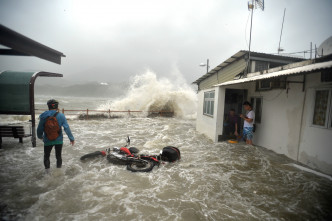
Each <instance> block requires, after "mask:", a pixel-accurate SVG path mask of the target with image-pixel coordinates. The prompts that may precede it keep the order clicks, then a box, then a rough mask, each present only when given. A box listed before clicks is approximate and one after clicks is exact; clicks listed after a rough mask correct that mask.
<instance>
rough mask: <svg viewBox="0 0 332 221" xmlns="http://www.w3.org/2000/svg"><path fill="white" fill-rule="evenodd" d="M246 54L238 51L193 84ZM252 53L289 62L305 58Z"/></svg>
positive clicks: (252, 54) (255, 55)
mask: <svg viewBox="0 0 332 221" xmlns="http://www.w3.org/2000/svg"><path fill="white" fill-rule="evenodd" d="M246 54H248V51H246V50H241V51H238V52H237V53H235V54H234V55H232V56H231V57H230V58H228V59H227V60H225V61H224V62H222V63H221V64H219V65H218V66H216V67H215V68H213V69H212V70H211V71H209V72H208V73H206V74H205V75H203V76H202V77H200V78H198V79H197V80H196V81H194V82H193V84H198V83H200V82H201V81H203V80H204V79H206V78H208V77H210V76H211V75H213V74H215V73H217V72H218V71H219V70H221V69H223V68H224V67H226V66H227V65H229V64H231V63H233V62H234V61H236V60H238V59H240V58H242V57H244V56H245V55H246ZM250 54H251V56H252V57H261V58H270V59H278V60H285V61H289V63H291V62H298V61H302V60H304V59H302V58H295V57H288V56H281V55H273V54H266V53H260V52H253V51H252V52H250ZM253 60H254V59H253Z"/></svg>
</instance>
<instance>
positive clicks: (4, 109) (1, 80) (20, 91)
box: [0, 71, 63, 147]
mask: <svg viewBox="0 0 332 221" xmlns="http://www.w3.org/2000/svg"><path fill="white" fill-rule="evenodd" d="M62 76H63V75H62V74H57V73H49V72H14V71H3V72H1V73H0V114H9V115H31V128H32V130H31V132H32V134H31V135H32V139H31V140H32V146H33V147H35V146H36V119H35V99H34V84H35V81H36V78H37V77H62Z"/></svg>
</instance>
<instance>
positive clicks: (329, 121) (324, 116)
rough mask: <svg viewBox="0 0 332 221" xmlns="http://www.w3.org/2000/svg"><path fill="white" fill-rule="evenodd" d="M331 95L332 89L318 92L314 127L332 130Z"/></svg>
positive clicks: (313, 120)
mask: <svg viewBox="0 0 332 221" xmlns="http://www.w3.org/2000/svg"><path fill="white" fill-rule="evenodd" d="M331 93H332V89H319V90H316V92H315V105H314V113H313V118H312V125H314V126H319V127H323V128H332V110H331Z"/></svg>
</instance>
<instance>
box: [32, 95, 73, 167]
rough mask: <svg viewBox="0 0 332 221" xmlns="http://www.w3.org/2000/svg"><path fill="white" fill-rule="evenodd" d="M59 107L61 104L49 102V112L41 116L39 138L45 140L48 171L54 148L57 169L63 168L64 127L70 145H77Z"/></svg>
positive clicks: (38, 130) (45, 162)
mask: <svg viewBox="0 0 332 221" xmlns="http://www.w3.org/2000/svg"><path fill="white" fill-rule="evenodd" d="M58 105H59V102H58V101H56V100H54V99H52V100H49V101H47V106H48V109H49V110H48V111H45V112H44V113H42V114H41V115H40V116H39V125H38V128H37V137H38V138H39V139H43V142H44V166H45V169H46V170H47V171H48V170H49V168H50V154H51V151H52V148H53V147H54V149H55V157H56V166H57V168H61V166H62V157H61V152H62V145H63V134H62V127H63V129H64V131H65V132H66V134H67V136H68V138H69V140H70V144H71V145H74V144H75V139H74V136H73V135H72V133H71V130H70V128H69V125H68V123H67V120H66V117H65V115H64V114H62V113H59V109H58Z"/></svg>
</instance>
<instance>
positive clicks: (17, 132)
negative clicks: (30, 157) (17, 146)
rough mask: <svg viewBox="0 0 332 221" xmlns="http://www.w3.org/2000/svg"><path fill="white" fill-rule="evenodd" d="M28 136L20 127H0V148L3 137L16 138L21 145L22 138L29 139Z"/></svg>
mask: <svg viewBox="0 0 332 221" xmlns="http://www.w3.org/2000/svg"><path fill="white" fill-rule="evenodd" d="M29 136H31V135H30V134H26V133H25V131H24V127H23V126H22V125H0V148H1V145H2V138H3V137H14V138H18V139H19V142H20V143H23V137H29Z"/></svg>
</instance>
